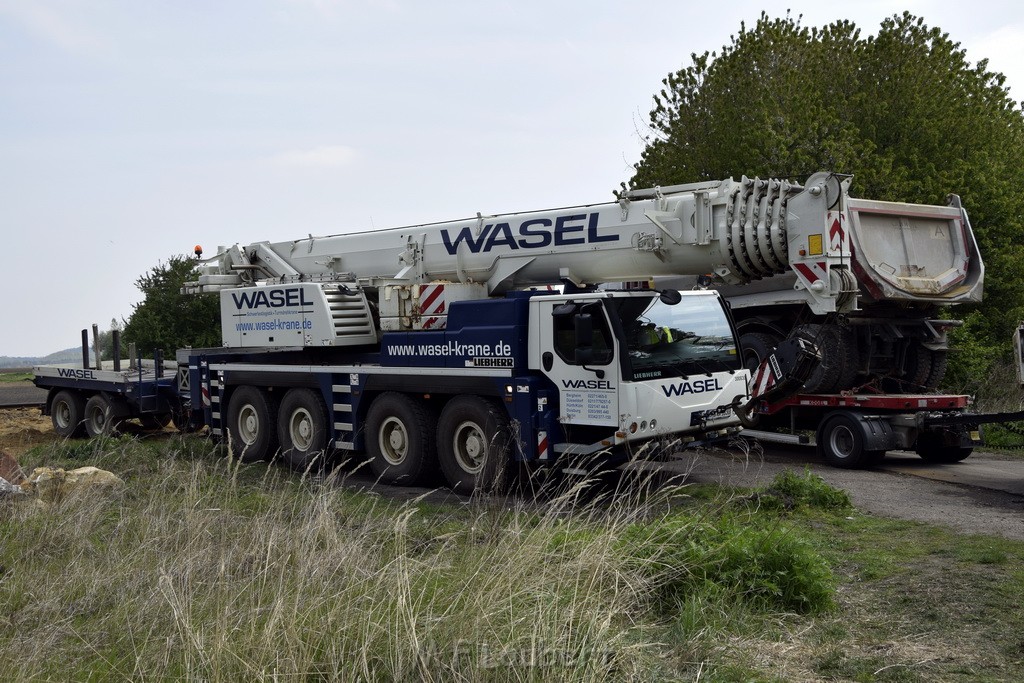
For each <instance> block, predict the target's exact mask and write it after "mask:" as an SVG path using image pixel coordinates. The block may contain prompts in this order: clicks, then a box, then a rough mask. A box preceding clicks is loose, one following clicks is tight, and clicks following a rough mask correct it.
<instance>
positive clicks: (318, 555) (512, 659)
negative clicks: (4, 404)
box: [0, 438, 757, 681]
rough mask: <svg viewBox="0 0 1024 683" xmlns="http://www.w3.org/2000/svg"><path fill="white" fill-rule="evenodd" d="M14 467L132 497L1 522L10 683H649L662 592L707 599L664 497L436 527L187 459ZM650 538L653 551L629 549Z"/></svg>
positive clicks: (315, 489) (441, 513)
mask: <svg viewBox="0 0 1024 683" xmlns="http://www.w3.org/2000/svg"><path fill="white" fill-rule="evenodd" d="M29 456H30V457H29V458H28V460H29V461H31V460H33V459H35V460H37V461H38V462H26V463H25V464H26V465H27V466H32V465H35V464H41V463H42V461H46V462H47V463H49V464H56V465H62V464H81V462H74V463H72V462H71V461H73V460H76V459H82V458H85V459H88V460H89V461H90V464H96V465H98V466H101V467H104V468H106V469H110V470H113V471H115V472H117V473H118V474H119V475H120V476H122V477H123V478H124V479H125V480H126V481H127V483H128V486H127V488H126V490H125V491H124V492H123V493H121V494H119V495H116V496H113V497H77V498H72V499H69V500H66V501H63V502H62V503H60V504H59V505H56V506H53V507H50V508H48V509H42V508H38V507H36V506H30V505H10V504H8V505H7V506H6V507H0V614H2V615H4V616H3V617H2V618H0V668H2V669H3V671H4V672H5V676H7V677H9V678H10V679H12V680H13V679H23V680H28V679H32V680H45V679H97V680H99V679H108V678H110V679H117V678H120V679H129V680H146V679H150V680H162V679H189V680H194V679H202V680H207V681H218V680H220V681H236V680H265V679H280V678H288V679H291V678H296V677H298V678H315V679H322V678H326V679H331V680H445V681H448V680H548V679H551V678H557V679H560V680H578V681H588V680H594V681H598V680H601V681H603V680H608V679H619V680H622V679H636V678H651V677H659V675H660V672H662V670H663V669H664V667H666V666H669V667H670V668H671V667H672V664H671V663H669V664H666V661H665V658H664V657H663V655H664V654H665V653H664V646H663V645H662V644H660V641H659V636H660V634H662V633H664V629H665V627H666V624H668V623H670V622H671V620H672V616H671V610H670V609H667V608H669V607H671V605H666V604H665V602H664V600H665V596H666V595H667V593H666V588H667V587H668V588H671V589H672V591H671V593H672V594H673V595H676V594H677V593H678V591H681V590H689V591H690V592H691V593H699V592H700V591H701V590H704V588H703V587H702V586H703V584H702V583H700V582H693V583H688V581H690V576H691V572H693V571H694V570H698V573H700V575H701V576H702V577H704V578H703V579H702V581H704V582H710V583H709V584H708V585H712V584H714V583H715V581H714V577H713V572H714V566H708V567H700V566H697V565H699V562H698V563H695V565H694V566H687V565H682V564H680V562H681V560H680V558H679V557H677V556H676V555H675V554H673V553H674V552H675V550H674V546H676V545H678V544H677V543H675V542H674V541H673V540H672V539H677V540H678V541H679V542H680V543H681V542H682V540H683V539H684V538H685V537H686V536H687V535H688V533H689V532H690V531H691V530H693V529H696V528H697V527H698V526H699V525H703V527H707V526H708V524H709V523H710V522H709V517H708V516H707V515H706V514H703V515H698V516H695V517H688V516H679V515H678V514H677V513H675V512H673V508H674V507H675V506H676V503H674V502H672V501H673V500H675V499H676V498H677V497H678V495H677V494H678V490H675V489H669V490H663V491H661V492H660V493H659V494H658V495H650V491H649V490H648V489H645V487H644V486H643V485H642V484H640V485H639V487H637V488H634V489H632V491H633V493H625V492H623V491H619V492H618V494H617V495H616V496H615V497H614V499H613V500H610V501H609V500H607V499H599V500H597V501H595V500H594V498H593V497H592V496H589V495H587V494H585V493H584V491H585V486H583V485H582V484H581V485H577V486H573V487H570V488H568V489H567V490H564V491H563V492H562V494H561V495H560V496H557V497H554V498H552V499H550V500H548V501H547V502H545V503H544V504H542V505H538V504H535V503H530V504H527V503H523V502H515V501H513V502H509V501H508V500H505V499H483V500H480V501H472V502H469V503H466V504H464V505H461V506H459V507H456V508H452V507H444V508H436V507H433V506H430V505H427V504H424V503H422V502H418V501H414V502H411V503H405V504H398V503H395V502H393V501H389V500H387V499H384V498H381V497H379V496H374V495H366V494H356V493H352V492H349V491H347V490H346V489H345V488H343V487H339V486H336V485H334V484H335V483H336V482H334V481H332V480H331V479H330V478H328V479H327V480H324V481H321V480H316V479H315V478H312V477H307V476H301V475H298V474H293V473H290V472H287V471H286V470H284V469H283V468H280V467H277V466H266V465H257V466H242V465H239V464H238V463H233V462H231V461H229V460H226V459H223V458H221V457H219V455H218V454H217V453H214V452H211V446H210V445H209V444H208V442H205V441H203V440H201V439H198V438H171V439H167V438H164V439H160V440H154V441H150V442H139V441H134V440H132V439H128V438H121V439H111V440H107V441H105V442H79V443H76V442H71V443H63V444H57V445H54V446H50V447H44V448H42V449H37V450H36V451H33V452H31V453H30V454H29ZM641 490H643V493H640V491H641ZM660 521H665V522H666V524H665V526H664V528H663V529H662V531H661V536H659V544H655V545H653V546H652V545H651V544H649V543H646V541H645V538H646V537H645V536H644V535H643V534H640V533H638V529H644V528H647V525H649V524H654V525H655V527H656V525H657V524H658V523H660ZM669 522H670V523H669ZM656 528H657V527H656ZM666 534H668V536H666ZM747 535H749V534H747ZM666 538H667V539H668V542H664V541H665V539H666ZM723 539H725V537H724V536H720V535H719V536H716V537H715V538H714V542H715V543H723V542H725V541H724V540H723ZM748 540H749V539H748ZM709 557H713V555H712V556H709ZM684 559H685V558H684ZM709 572H712V574H711V575H709ZM709 576H710V578H708V577H709ZM737 576H739V575H737ZM730 580H731V579H730ZM737 580H739V579H737ZM743 580H746V581H748V582H749V581H751V580H753V581H756V580H757V578H756V576H755V577H754V578H753V579H750V577H746V578H745V579H743ZM722 585H723V586H728V583H727V582H725V581H723V582H722ZM720 591H721V587H719V588H717V589H716V592H720ZM725 597H726V598H727V597H728V596H725ZM735 597H736V596H732V598H730V599H735ZM723 599H724V598H723ZM699 642H700V639H697V638H695V639H694V640H693V642H691V643H690V650H691V651H690V652H689V653H688V654H687V656H697V654H695V653H696V651H697V650H698V649H699V647H698V645H699ZM701 647H702V646H701ZM673 650H676V651H677V652H678V651H680V648H679V643H675V644H673ZM686 650H687V649H686V648H682V651H684V652H685V651H686Z"/></svg>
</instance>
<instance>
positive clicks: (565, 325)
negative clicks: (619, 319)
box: [554, 308, 615, 365]
mask: <svg viewBox="0 0 1024 683" xmlns="http://www.w3.org/2000/svg"><path fill="white" fill-rule="evenodd" d="M591 322H592V323H593V326H594V336H593V339H592V340H591V344H592V345H591V350H592V352H593V359H592V360H591V362H590V364H592V365H607V364H608V363H610V362H611V360H612V356H613V355H614V348H615V345H614V343H613V342H612V332H611V329H610V328H609V327H608V320H607V319H606V318H605V315H604V311H602V310H601V309H600V308H596V309H595V310H593V311H591ZM554 332H555V342H554V346H555V352H556V353H557V354H558V355H559V357H560V358H561V359H562V360H564V361H565V362H566V363H570V364H572V365H583V363H579V362H577V360H576V323H575V318H574V316H571V315H565V316H556V317H555V318H554Z"/></svg>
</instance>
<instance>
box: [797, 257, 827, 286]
mask: <svg viewBox="0 0 1024 683" xmlns="http://www.w3.org/2000/svg"><path fill="white" fill-rule="evenodd" d="M793 270H795V271H796V272H797V275H799V276H800V277H801V278H803V280H804V281H805V282H806V283H807V284H809V285H810V284H814V283H815V282H817V281H818V280H825V279H827V278H828V272H827V271H826V270H825V262H824V261H809V262H804V263H794V264H793Z"/></svg>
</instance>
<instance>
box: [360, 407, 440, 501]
mask: <svg viewBox="0 0 1024 683" xmlns="http://www.w3.org/2000/svg"><path fill="white" fill-rule="evenodd" d="M435 424H436V420H435V416H434V414H433V413H432V412H431V411H430V410H429V409H428V408H427V406H426V404H424V403H423V402H422V401H417V400H415V399H413V398H411V397H409V396H406V395H405V394H400V393H397V392H393V391H391V392H387V393H384V394H381V395H380V396H378V397H377V398H376V399H374V401H373V403H372V404H371V405H370V410H369V412H368V413H367V415H366V452H367V454H368V455H369V456H370V469H371V470H372V471H373V473H374V475H375V476H376V477H377V479H378V480H379V481H382V482H384V483H386V484H401V485H403V486H411V485H413V484H416V483H418V482H420V481H421V480H422V479H423V478H424V477H425V476H426V475H427V474H429V473H430V472H431V471H433V470H436V468H437V447H436V445H435V443H434V427H435Z"/></svg>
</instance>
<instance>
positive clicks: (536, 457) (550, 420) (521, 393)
mask: <svg viewBox="0 0 1024 683" xmlns="http://www.w3.org/2000/svg"><path fill="white" fill-rule="evenodd" d="M557 395H558V393H557V392H556V391H554V390H552V389H551V383H550V382H548V381H547V380H546V379H543V378H541V377H535V376H534V377H517V378H515V379H514V380H513V382H512V403H511V404H509V405H507V407H508V412H509V417H510V418H511V419H512V420H514V421H515V422H516V423H517V424H518V426H519V428H518V429H516V430H513V431H514V432H515V433H516V434H517V436H518V438H519V444H518V448H517V449H516V453H515V456H514V457H515V459H516V460H525V461H529V462H533V461H538V462H549V461H551V460H553V459H554V457H555V453H554V450H553V448H552V445H553V444H555V443H557V442H560V441H562V440H563V433H562V427H561V424H560V423H559V422H558V406H557V404H556V402H555V401H556V397H557Z"/></svg>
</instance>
